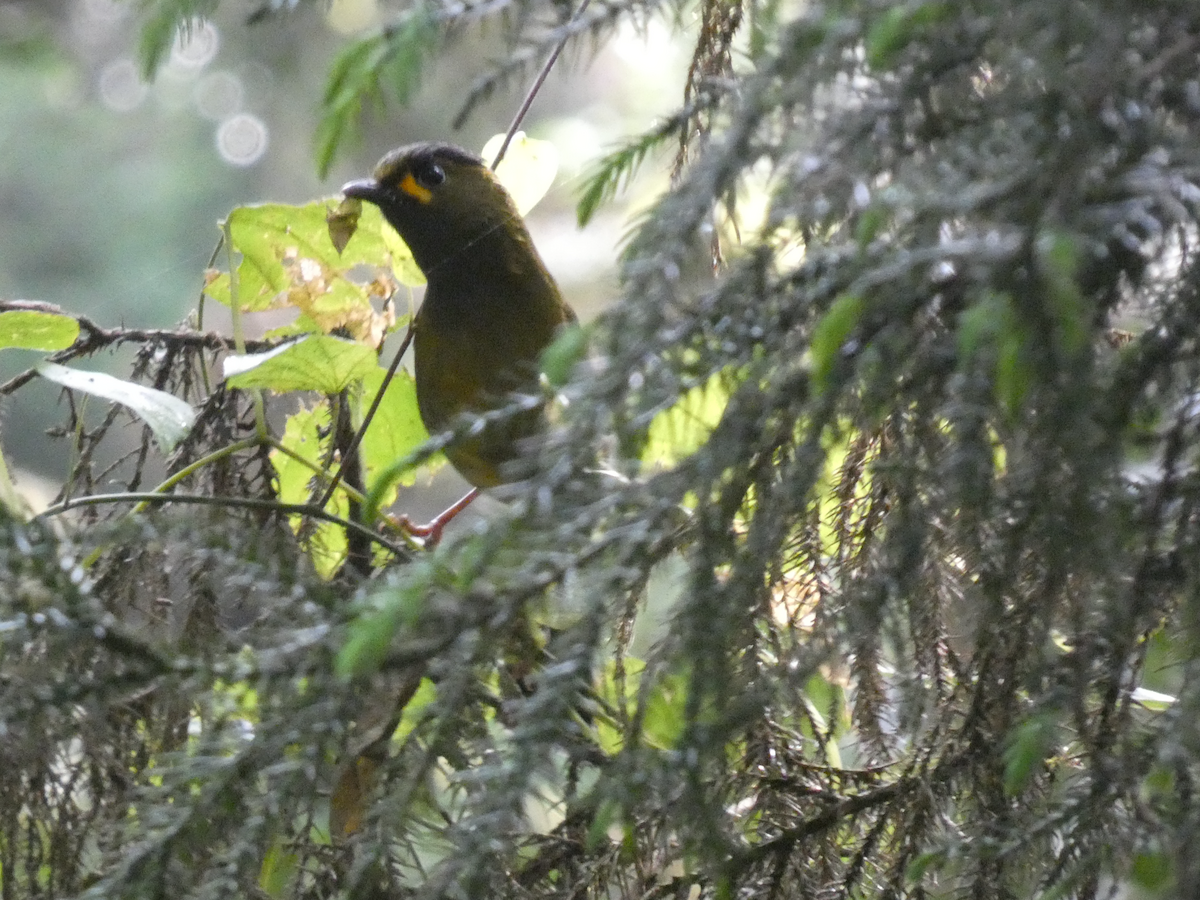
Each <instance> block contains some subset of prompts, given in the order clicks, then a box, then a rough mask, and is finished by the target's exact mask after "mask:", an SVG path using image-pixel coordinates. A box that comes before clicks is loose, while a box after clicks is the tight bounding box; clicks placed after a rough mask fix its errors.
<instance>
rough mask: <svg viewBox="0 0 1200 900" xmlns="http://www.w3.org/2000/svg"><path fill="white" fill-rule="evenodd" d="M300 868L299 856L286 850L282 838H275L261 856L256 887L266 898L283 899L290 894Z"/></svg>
mask: <svg viewBox="0 0 1200 900" xmlns="http://www.w3.org/2000/svg"><path fill="white" fill-rule="evenodd" d="M299 868H300V856H299V854H297V853H295V852H293V851H291V850H288V849H287V845H286V844H285V843H284V841H283V839H282V837H280V836H276V837H275V840H274V841H272V842H271V847H270V849H269V850H267V853H266V855H265V856H263V862H262V867H261V869H259V873H258V886H259V887H260V888H262V890H263V892H264V893H265V894H266V895H267V896H268V897H284V896H287V895H289V894H290V893H291V888H292V886H293V884H294V883H295V880H296V873H297V871H298V870H299Z"/></svg>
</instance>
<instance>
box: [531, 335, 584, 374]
mask: <svg viewBox="0 0 1200 900" xmlns="http://www.w3.org/2000/svg"><path fill="white" fill-rule="evenodd" d="M587 348H588V335H587V332H586V331H585V330H584V329H583V327H582V326H580V325H578V324H571V325H567V326H566V327H564V328H563V329H562V330H560V331H559V333H558V335H557V336H556V337H555V338H554V341H553V342H552V343H551V344H550V346H549V347H547V348H546V349H545V350H543V351H542V358H541V363H540V368H541V371H542V374H544V375H545V376H546V380H547V381H549V382H550V384H551V385H553V386H554V387H562V386H563V385H564V384H566V383H567V382H568V381H569V380H570V378H571V373H572V372H573V371H574V370H575V366H576V365H578V363H579V362H580V360H582V359H583V358H584V356H586V355H587Z"/></svg>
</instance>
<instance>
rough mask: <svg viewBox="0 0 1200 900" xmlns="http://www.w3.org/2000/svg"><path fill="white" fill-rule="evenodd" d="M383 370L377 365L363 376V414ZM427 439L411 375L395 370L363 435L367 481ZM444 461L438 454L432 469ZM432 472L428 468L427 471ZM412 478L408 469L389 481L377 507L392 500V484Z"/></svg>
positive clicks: (375, 391)
mask: <svg viewBox="0 0 1200 900" xmlns="http://www.w3.org/2000/svg"><path fill="white" fill-rule="evenodd" d="M386 374H387V372H386V371H385V370H384V369H383V368H382V367H380V366H376V367H375V369H374V371H372V372H371V373H370V374H368V375H367V377H366V378H364V379H363V389H362V408H363V414H365V413H366V410H367V408H369V406H370V404H371V401H372V399H373V398H374V397H375V395H376V394H377V393H379V389H380V387H381V386H382V385H383V378H384V376H385V375H386ZM427 440H429V432H428V431H426V430H425V425H424V423H422V421H421V414H420V411H419V410H418V409H417V386H416V382H414V381H413V378H412V376H411V375H409V374H408V373H407V372H405V371H403V370H400V371H398V372H396V375H395V377H393V378H392V380H391V382H390V383H389V384H388V387H387V391H386V392H385V393H384V395H383V399H382V400H381V401H380V403H379V408H378V409H377V410H376V411H375V416H374V418H372V419H371V424H370V427H368V428H367V433H366V434H365V435H363V442H362V455H363V464H364V466H365V467H366V472H365V476H366V479H367V484H372V482H373V481H374V479H375V477H376V476H378V475H380V474H382V473H384V472H386V471H389V470H390V468H391V466H392V464H393V463H394V462H396V460H398V459H402V458H404V457H406V456H408V455H409V454H410V453H412V452H413V451H414V450H416V449H417V448H418V447H420V446H421V445H422V444H423V443H425V442H426V441H427ZM444 462H445V457H443V456H441V455H440V454H439V456H438V462H437V463H436V464H435V466H434V467H435V468H437V467H440V466H441V465H442V464H443V463H444ZM431 471H432V470H431ZM414 481H416V472H415V471H414V470H409V471H408V472H406V473H404V474H403V475H401V476H400V477H399V478H397V479H395V480H393V482H392V483H391V487H392V489H391V491H390V492H384V494H383V495H382V496H381V497H380V503H379V505H380V506H389V505H391V503H392V502H393V501H394V500H395V495H396V491H395V485H396V484H397V483H399V484H405V485H410V484H412V483H413V482H414Z"/></svg>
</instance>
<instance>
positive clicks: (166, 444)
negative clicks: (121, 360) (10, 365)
mask: <svg viewBox="0 0 1200 900" xmlns="http://www.w3.org/2000/svg"><path fill="white" fill-rule="evenodd" d="M37 372H38V374H39V375H41V376H42V377H43V378H46V379H48V380H50V381H53V382H54V383H55V384H61V385H62V386H63V387H65V388H69V389H71V390H73V391H81V392H83V393H85V394H91V395H92V396H94V397H101V398H103V399H104V400H109V401H111V402H113V403H120V404H121V405H122V406H125V407H127V408H128V409H130V410H132V411H133V412H134V413H136V414H137V415H138V416H139V417H140V418H141V419H142V421H143V422H145V423H146V424H147V425H148V426H149V427H150V430H151V431H152V432H154V438H155V440H156V441H158V445H159V447H161V448H162V450H163V452H164V453H170V452H171V450H172V449H174V447H175V445H176V444H178V443H179V442H180V441H181V440H183V438H184V437H185V436H186V435H187V433H188V430H189V429H190V428H191V427H192V422H194V421H195V419H196V413H195V411H194V410H193V409H192V407H191V406H189V405H188V404H187V403H185V402H184V401H182V400H180V399H179V398H178V397H175V396H172V395H171V394H168V393H166V392H165V391H156V390H155V389H154V388H148V387H146V386H145V385H141V384H134V383H133V382H131V381H122V380H121V379H119V378H113V377H112V376H111V375H105V374H103V373H101V372H81V371H79V370H78V369H68V368H67V367H66V366H60V365H57V364H55V363H48V362H47V363H42V364H41V365H39V366H38V367H37Z"/></svg>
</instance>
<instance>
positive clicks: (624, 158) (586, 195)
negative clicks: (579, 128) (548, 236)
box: [575, 116, 687, 228]
mask: <svg viewBox="0 0 1200 900" xmlns="http://www.w3.org/2000/svg"><path fill="white" fill-rule="evenodd" d="M681 127H687V119H686V117H685V118H684V119H680V118H678V117H676V116H672V117H670V118H669V119H667V120H665V121H664V122H663V123H661V124H660V125H659V126H658V127H656V128H653V129H651V130H650V131H647V132H646V133H645V134H642V135H640V136H639V137H637V138H635V139H634V140H633V141H631V142H630V143H628V144H626V145H625V146H624V147H621V148H619V149H617V150H615V151H613V152H612V153H610V154H608V155H607V156H605V157H604V158H603V159H601V160H600V161H599V162H598V163H597V164H596V167H595V169H594V170H593V171H592V174H591V175H589V176H587V178H586V179H585V180H584V183H583V192H582V193H581V194H580V195H579V200H578V201H577V203H576V205H575V216H576V218H577V219H578V220H579V226H580V227H581V228H582V227H583V226H584V225H586V224H587V223H588V222H589V221H591V218H592V216H594V215H595V214H596V210H598V209H599V208H600V206H601V204H603V203H604V202H606V201H608V200H611V199H612V198H613V197H615V196H616V195H617V193H618V192H619V191H620V190H621V189H622V187H624V186H625V185H627V184H628V183H629V181H630V180H631V179H632V178H633V176H634V174H635V173H636V172H637V170H638V168H639V167H640V166H641V165H642V163H643V162H645V160H646V157H647V156H648V155H649V154H650V152H651V151H652V150H654V148H655V147H658V146H660V145H661V144H662V143H663V142H664V141H666V140H667V139H669V138H673V137H675V136H677V134H678V132H679V129H680V128H681Z"/></svg>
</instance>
